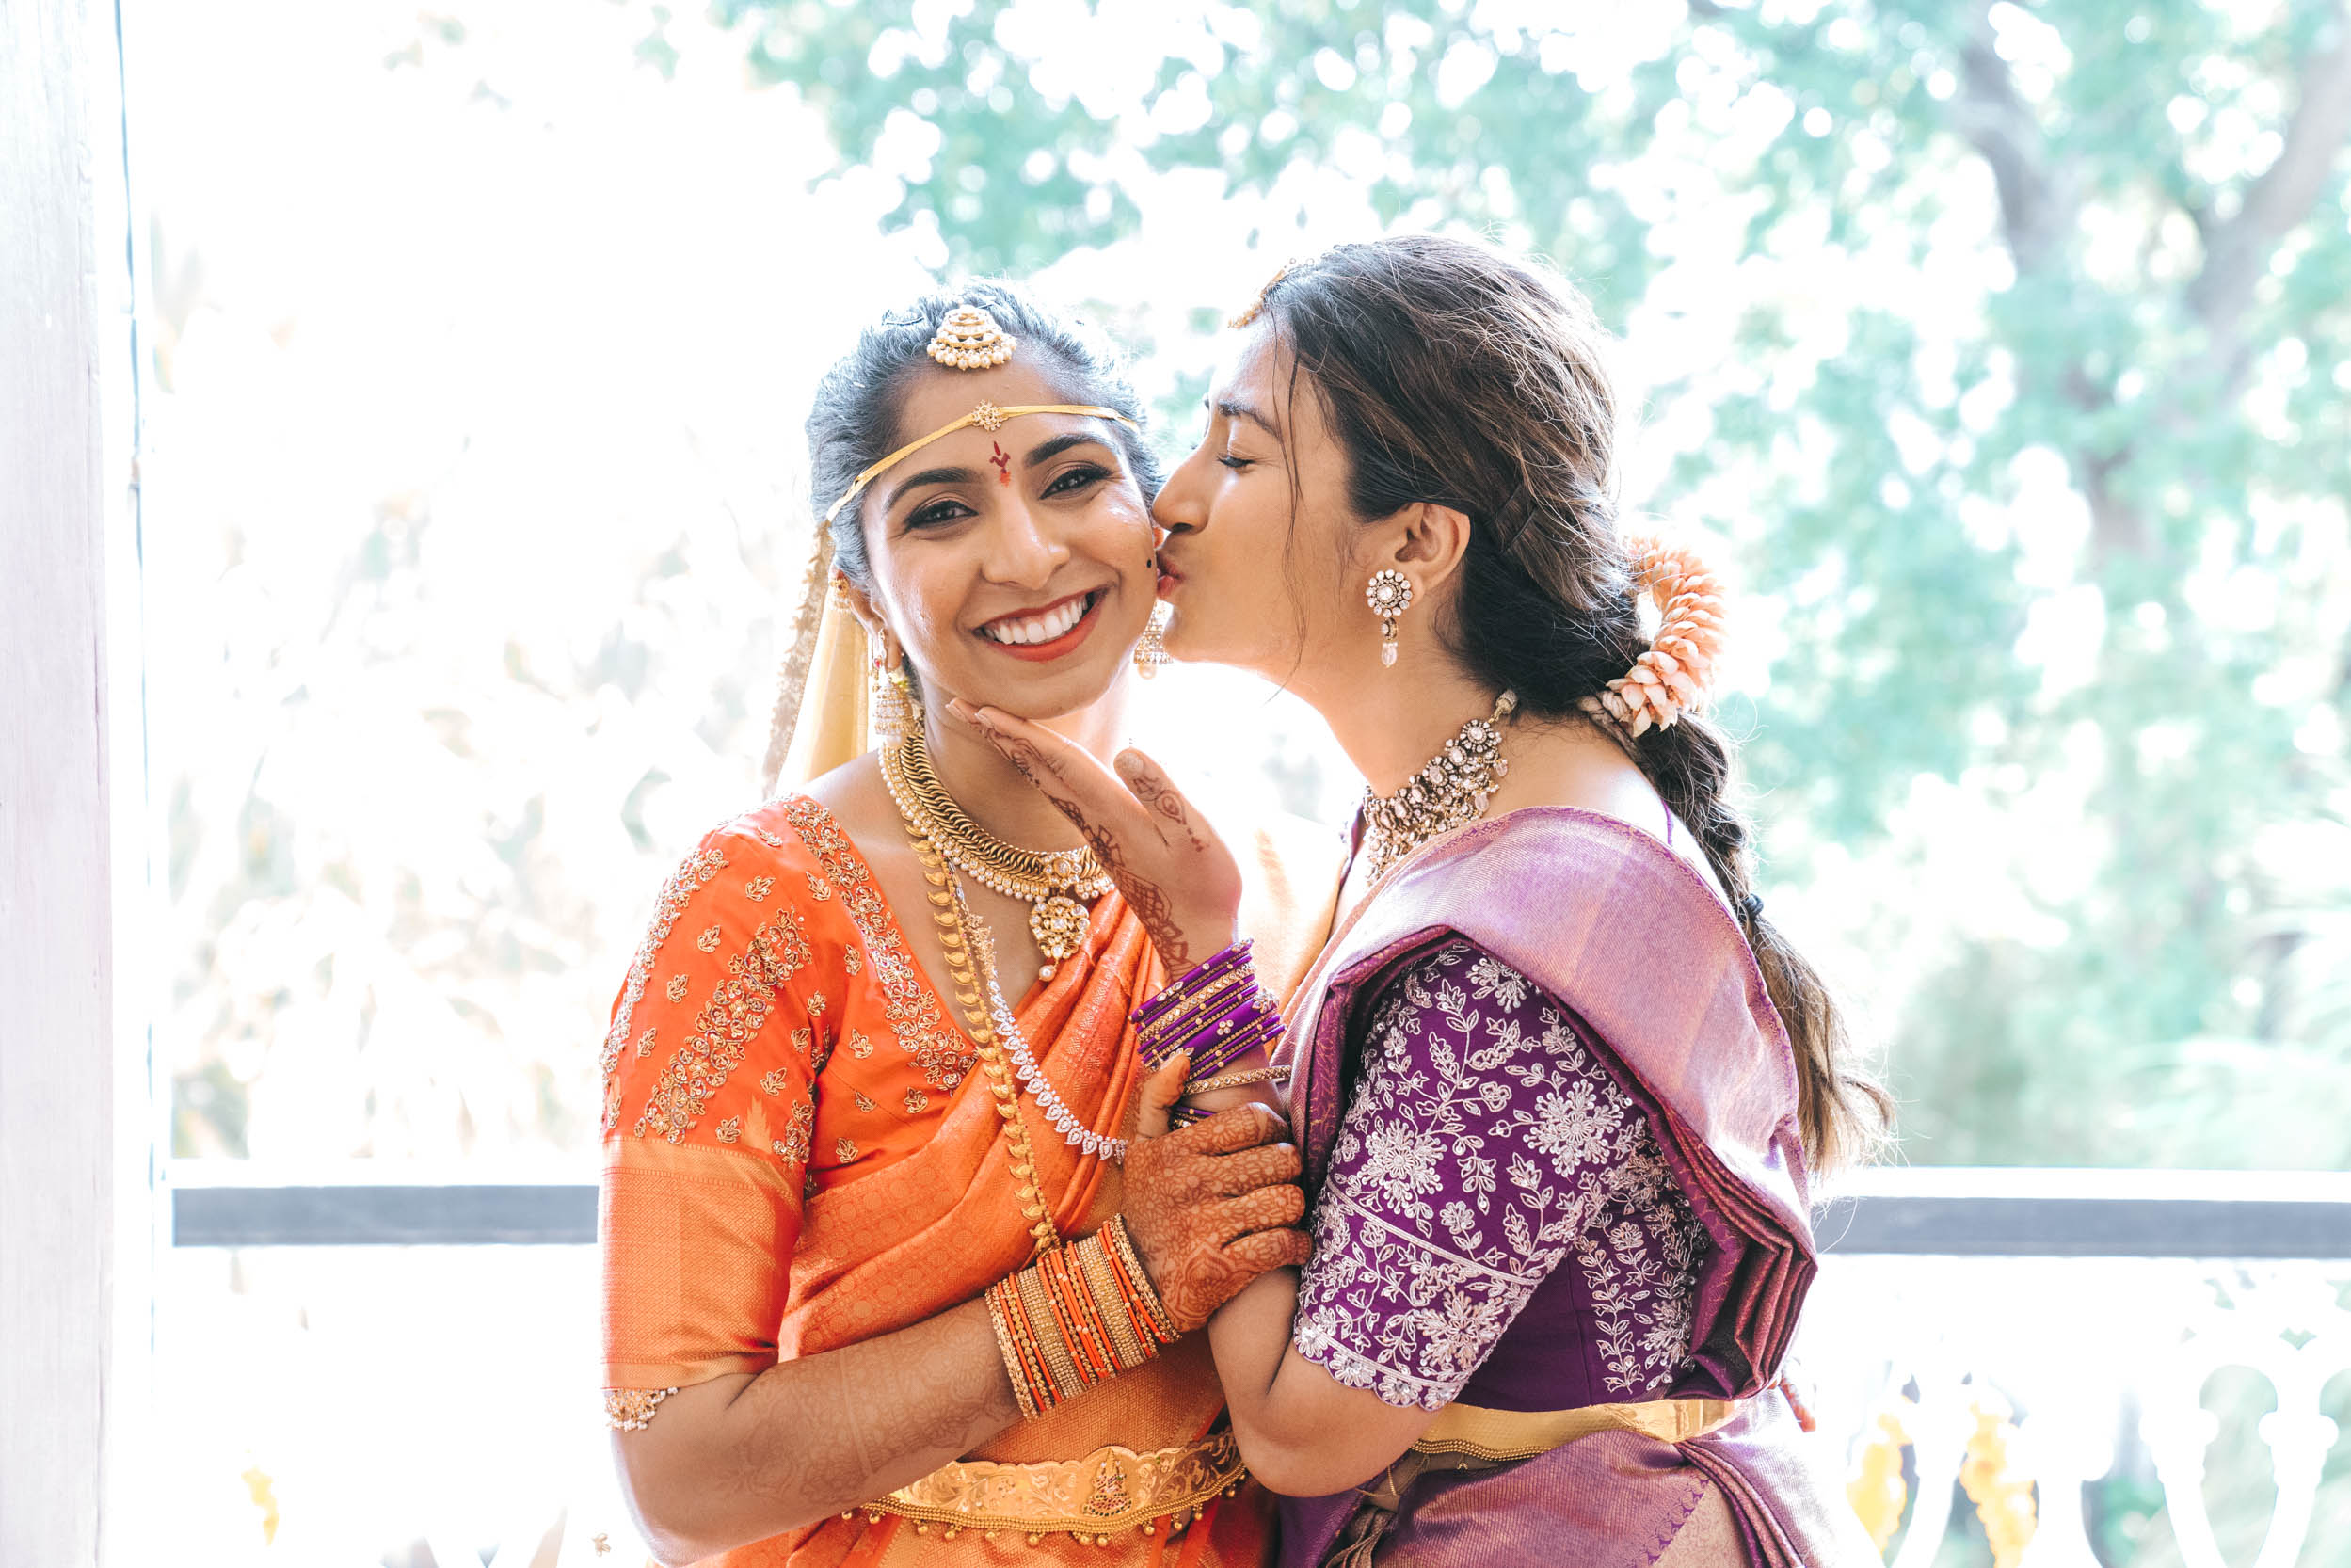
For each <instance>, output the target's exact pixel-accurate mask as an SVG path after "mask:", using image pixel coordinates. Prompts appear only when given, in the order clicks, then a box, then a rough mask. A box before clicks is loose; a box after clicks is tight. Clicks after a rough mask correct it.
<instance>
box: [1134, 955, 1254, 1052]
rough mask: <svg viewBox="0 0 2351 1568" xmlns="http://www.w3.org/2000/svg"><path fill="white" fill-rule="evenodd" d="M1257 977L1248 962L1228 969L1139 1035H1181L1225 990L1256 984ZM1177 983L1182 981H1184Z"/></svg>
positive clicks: (1157, 1019)
mask: <svg viewBox="0 0 2351 1568" xmlns="http://www.w3.org/2000/svg"><path fill="white" fill-rule="evenodd" d="M1256 979H1257V977H1256V975H1255V972H1254V971H1253V970H1252V969H1251V968H1249V966H1247V965H1245V964H1244V965H1242V966H1241V967H1240V968H1238V969H1231V970H1227V971H1226V972H1225V973H1223V974H1221V975H1219V976H1217V977H1216V978H1215V979H1214V980H1212V981H1210V982H1208V984H1207V985H1206V986H1204V987H1203V988H1202V989H1201V991H1200V994H1199V995H1197V996H1191V997H1186V998H1184V999H1183V1000H1181V1001H1179V1002H1177V1003H1176V1005H1175V1006H1173V1007H1171V1008H1169V1009H1168V1010H1167V1011H1166V1012H1165V1013H1162V1014H1161V1015H1160V1016H1158V1017H1156V1018H1153V1019H1152V1020H1151V1021H1150V1022H1149V1023H1147V1024H1144V1025H1142V1026H1141V1027H1140V1029H1139V1030H1138V1036H1139V1037H1141V1038H1144V1039H1151V1040H1163V1039H1165V1038H1166V1037H1167V1036H1168V1035H1170V1034H1180V1033H1182V1032H1183V1030H1184V1026H1185V1024H1186V1022H1187V1021H1188V1020H1190V1019H1191V1018H1194V1017H1197V1016H1199V1015H1200V1014H1201V1013H1202V1012H1204V1011H1206V1010H1207V1008H1208V1007H1209V1006H1210V1005H1211V1004H1213V1003H1214V1002H1216V1001H1217V1000H1220V999H1222V998H1223V996H1224V994H1225V993H1226V992H1228V991H1231V990H1233V989H1234V988H1235V987H1237V986H1239V985H1243V984H1249V985H1254V984H1256ZM1178 984H1181V982H1178Z"/></svg>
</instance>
